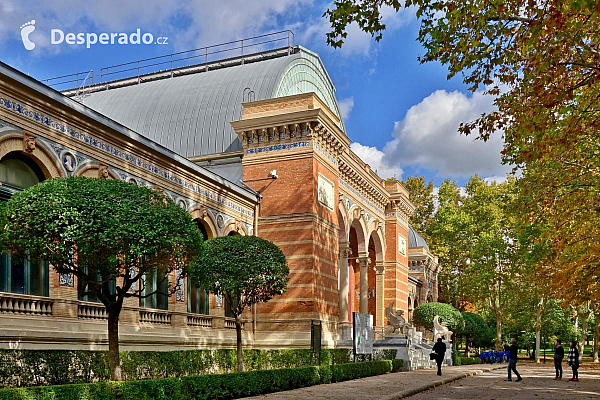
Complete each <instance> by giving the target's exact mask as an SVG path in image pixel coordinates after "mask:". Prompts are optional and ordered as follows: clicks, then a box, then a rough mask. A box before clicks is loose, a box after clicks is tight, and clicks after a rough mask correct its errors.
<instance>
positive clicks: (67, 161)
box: [62, 151, 77, 172]
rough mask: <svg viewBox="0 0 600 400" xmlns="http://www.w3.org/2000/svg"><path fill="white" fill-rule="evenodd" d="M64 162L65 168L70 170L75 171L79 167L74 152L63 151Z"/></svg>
mask: <svg viewBox="0 0 600 400" xmlns="http://www.w3.org/2000/svg"><path fill="white" fill-rule="evenodd" d="M62 163H63V166H64V167H65V169H66V170H67V171H69V172H73V170H75V168H76V167H77V158H75V156H74V155H73V153H71V152H69V151H67V152H65V153H63V156H62Z"/></svg>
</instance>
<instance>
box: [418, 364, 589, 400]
mask: <svg viewBox="0 0 600 400" xmlns="http://www.w3.org/2000/svg"><path fill="white" fill-rule="evenodd" d="M552 365H553V364H550V363H549V362H548V363H546V365H544V364H537V365H536V364H527V363H519V364H517V369H518V370H519V373H520V374H521V375H522V376H523V381H521V382H515V381H514V379H515V378H514V377H513V382H504V379H506V370H505V369H500V370H495V371H491V372H487V373H484V374H480V375H477V376H474V377H472V378H466V379H461V380H458V381H455V382H452V383H450V384H448V385H444V386H440V387H436V388H434V389H430V390H427V391H425V392H422V393H420V394H417V395H415V396H412V397H410V399H411V400H418V399H440V400H444V399H494V400H499V399H568V400H571V399H600V371H599V370H598V369H595V370H593V369H590V368H589V367H586V366H583V367H582V368H580V369H579V379H580V380H579V382H569V378H570V377H571V376H572V375H571V368H570V367H568V366H567V365H565V363H563V370H564V374H563V379H562V380H560V381H555V380H554V367H553V366H552Z"/></svg>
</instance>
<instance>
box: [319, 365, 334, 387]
mask: <svg viewBox="0 0 600 400" xmlns="http://www.w3.org/2000/svg"><path fill="white" fill-rule="evenodd" d="M319 375H320V376H321V383H331V377H332V373H331V367H330V366H329V365H321V366H320V367H319Z"/></svg>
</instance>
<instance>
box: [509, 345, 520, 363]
mask: <svg viewBox="0 0 600 400" xmlns="http://www.w3.org/2000/svg"><path fill="white" fill-rule="evenodd" d="M508 351H509V352H510V355H509V357H508V358H510V359H511V360H517V359H518V358H519V348H518V347H517V344H516V343H515V344H513V345H511V346H510V347H509V348H508Z"/></svg>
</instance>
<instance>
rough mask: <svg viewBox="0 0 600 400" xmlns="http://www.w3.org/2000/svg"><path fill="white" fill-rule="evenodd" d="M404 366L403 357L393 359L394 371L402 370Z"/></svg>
mask: <svg viewBox="0 0 600 400" xmlns="http://www.w3.org/2000/svg"><path fill="white" fill-rule="evenodd" d="M402 367H404V360H402V359H398V360H396V359H394V360H392V372H398V371H401V370H402Z"/></svg>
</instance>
